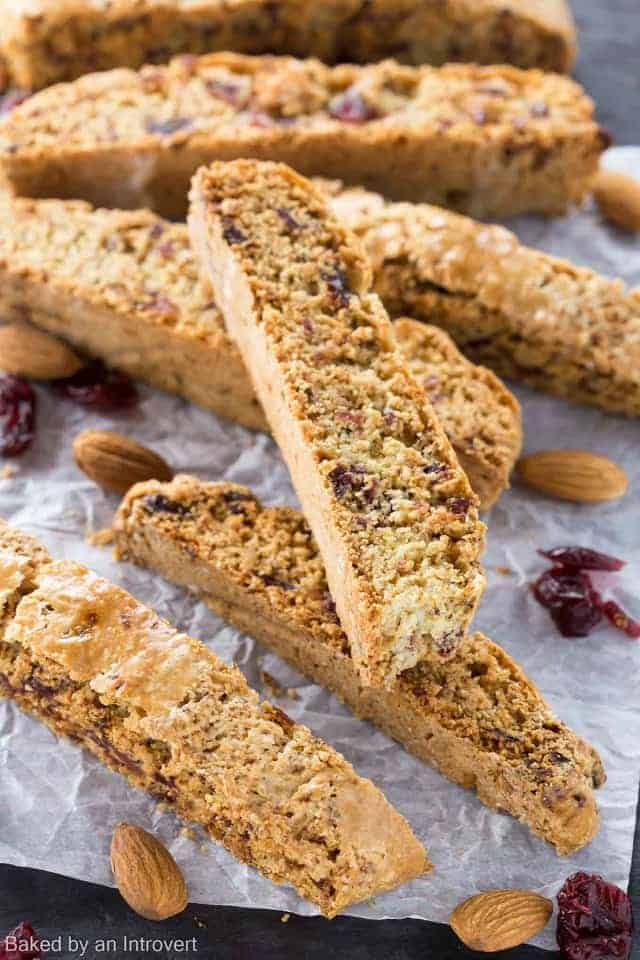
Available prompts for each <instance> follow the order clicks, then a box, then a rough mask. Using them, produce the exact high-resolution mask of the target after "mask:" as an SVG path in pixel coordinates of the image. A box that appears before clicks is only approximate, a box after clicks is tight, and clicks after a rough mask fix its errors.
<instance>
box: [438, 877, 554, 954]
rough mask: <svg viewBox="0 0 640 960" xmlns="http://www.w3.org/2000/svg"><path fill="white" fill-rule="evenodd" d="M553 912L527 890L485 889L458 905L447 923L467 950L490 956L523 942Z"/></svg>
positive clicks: (547, 904) (547, 901)
mask: <svg viewBox="0 0 640 960" xmlns="http://www.w3.org/2000/svg"><path fill="white" fill-rule="evenodd" d="M552 913H553V904H552V902H551V900H547V898H546V897H542V896H540V894H538V893H531V892H529V891H528V890H488V891H487V892H486V893H477V894H476V895H475V896H474V897H469V899H468V900H465V901H464V902H463V903H461V904H459V905H458V906H457V907H456V909H455V910H454V911H453V913H452V914H451V917H450V919H449V923H450V924H451V927H452V929H453V931H454V932H455V933H456V934H457V935H458V937H460V939H461V940H462V942H463V943H464V944H466V946H467V947H469V948H470V949H471V950H479V951H480V953H494V952H496V951H497V950H508V949H509V948H510V947H517V946H519V945H520V944H521V943H525V941H526V940H528V939H529V938H530V937H533V936H534V935H535V934H536V933H539V932H540V930H542V929H543V927H545V926H546V925H547V923H548V922H549V917H550V916H551V914H552Z"/></svg>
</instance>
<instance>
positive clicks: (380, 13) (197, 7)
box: [0, 0, 575, 89]
mask: <svg viewBox="0 0 640 960" xmlns="http://www.w3.org/2000/svg"><path fill="white" fill-rule="evenodd" d="M0 13H1V14H2V24H3V27H2V35H1V37H0V63H3V65H4V70H5V72H6V75H7V79H8V80H10V81H12V82H13V83H15V84H17V85H18V86H21V87H25V88H28V89H36V88H39V87H44V86H48V85H49V84H51V83H55V82H58V81H60V80H72V79H74V78H75V77H79V76H81V75H82V74H83V73H90V72H93V71H94V70H108V69H110V68H112V67H138V66H141V65H142V64H143V63H154V62H163V61H166V60H168V59H169V58H170V57H171V56H173V55H175V54H179V53H190V54H198V53H209V52H212V51H214V50H234V51H236V52H240V53H289V54H295V55H296V56H314V57H319V58H320V59H321V60H324V61H325V62H327V63H328V62H334V61H336V60H348V61H351V62H367V61H374V60H382V59H383V58H384V57H387V56H391V55H393V56H395V57H397V59H398V60H403V61H405V62H408V63H445V62H447V61H450V60H469V61H471V62H475V63H513V64H515V65H516V66H519V67H540V68H542V69H546V70H559V71H566V70H568V69H569V68H570V67H571V64H572V62H573V59H574V56H575V29H574V26H573V21H572V18H571V14H570V11H569V8H568V5H567V3H566V0H536V2H535V3H532V2H531V0H444V2H439V3H437V4H434V3H433V2H432V0H407V2H405V3H403V4H402V5H398V3H397V0H374V2H370V3H365V4H363V3H361V2H360V0H304V2H302V3H301V2H296V0H279V2H278V4H277V5H274V4H273V3H270V2H268V0H235V2H234V3H232V4H229V3H224V0H115V2H110V3H108V4H105V3H104V0H28V2H27V0H2V2H0Z"/></svg>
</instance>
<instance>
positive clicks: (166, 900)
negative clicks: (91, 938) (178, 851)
mask: <svg viewBox="0 0 640 960" xmlns="http://www.w3.org/2000/svg"><path fill="white" fill-rule="evenodd" d="M111 869H112V870H113V876H114V878H115V881H116V884H117V886H118V890H119V891H120V893H121V894H122V897H123V898H124V899H125V900H126V901H127V903H128V904H129V906H130V907H131V909H132V910H135V912H136V913H139V914H140V916H141V917H145V918H146V919H147V920H166V919H167V917H173V916H175V915H176V914H177V913H182V911H183V910H184V908H185V907H186V906H187V903H188V902H189V898H188V896H187V885H186V883H185V881H184V877H183V876H182V873H181V871H180V868H179V867H178V865H177V863H176V862H175V860H174V859H173V857H172V856H171V854H170V853H169V851H168V850H167V849H166V847H164V846H163V845H162V844H161V843H160V841H159V840H156V838H155V837H154V836H152V835H151V834H150V833H147V831H146V830H142V829H141V828H140V827H134V826H131V824H129V823H119V824H118V826H117V827H116V829H115V830H114V832H113V837H112V839H111Z"/></svg>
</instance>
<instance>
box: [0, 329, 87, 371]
mask: <svg viewBox="0 0 640 960" xmlns="http://www.w3.org/2000/svg"><path fill="white" fill-rule="evenodd" d="M83 366H84V361H83V360H81V359H80V357H78V356H77V355H76V354H75V353H74V352H73V350H71V349H70V348H69V347H68V346H67V345H66V344H64V343H62V341H61V340H56V338H55V337H51V336H49V334H48V333H43V332H42V331H41V330H36V328H35V327H29V326H27V324H24V323H8V324H7V325H6V326H4V327H0V369H2V370H4V371H5V373H11V374H13V375H14V376H15V377H24V378H25V379H26V380H60V379H61V378H62V377H71V376H73V374H74V373H77V372H78V370H80V369H81V367H83Z"/></svg>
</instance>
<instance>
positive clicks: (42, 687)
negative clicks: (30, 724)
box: [0, 521, 431, 916]
mask: <svg viewBox="0 0 640 960" xmlns="http://www.w3.org/2000/svg"><path fill="white" fill-rule="evenodd" d="M0 597H1V598H2V620H1V621H0V623H1V633H0V694H2V695H3V696H8V697H11V698H13V699H15V700H16V701H17V702H18V704H19V705H20V706H22V707H23V708H24V709H26V710H27V711H28V712H31V713H33V714H34V715H35V716H37V717H38V718H39V719H40V720H43V721H44V723H45V724H47V725H48V726H49V727H51V728H52V729H53V730H54V731H55V732H57V733H59V734H65V735H67V736H70V737H71V738H72V739H73V740H75V741H76V742H78V743H80V744H82V745H83V746H84V747H87V748H88V749H89V750H90V751H92V752H93V753H94V754H97V755H98V756H99V757H100V759H102V760H103V761H104V762H106V763H107V764H108V765H109V766H111V767H113V768H114V769H116V770H117V771H118V772H120V773H123V774H124V775H125V776H127V777H128V778H129V779H130V780H131V781H132V782H133V783H134V784H135V785H136V786H140V787H142V788H143V789H145V790H147V791H150V792H151V793H152V794H154V795H155V796H157V797H158V798H160V799H163V800H164V801H166V802H167V803H168V805H169V806H170V807H171V808H172V809H173V810H174V811H175V812H176V813H177V814H178V815H180V816H182V817H184V818H185V819H189V820H192V821H195V822H198V823H200V824H201V825H202V826H203V827H204V828H205V831H206V832H207V833H208V834H209V835H210V836H211V837H212V838H213V839H215V840H216V841H218V842H221V843H223V844H224V845H225V846H226V847H227V848H228V849H229V850H230V851H231V852H232V853H233V854H234V855H235V856H236V857H238V858H239V859H240V860H243V861H244V862H246V863H248V864H250V865H252V866H254V867H257V868H258V869H259V870H260V871H261V872H262V873H263V874H264V875H265V876H267V877H269V878H270V879H271V880H274V881H275V882H276V883H292V884H293V885H294V886H295V887H296V889H297V890H298V892H299V893H300V894H301V895H302V896H304V897H306V898H307V899H309V900H311V902H313V903H315V904H316V905H317V906H318V907H319V908H320V910H321V911H322V912H323V913H324V914H325V915H326V916H334V915H335V914H336V913H338V912H339V911H340V910H342V909H344V908H345V907H346V906H348V905H349V904H350V903H352V902H355V901H359V900H362V899H365V898H367V897H370V896H372V895H374V894H375V893H378V892H382V891H384V890H388V889H391V888H393V887H395V886H397V885H398V884H399V883H402V882H405V881H407V880H410V879H412V878H414V877H416V876H418V875H420V874H421V873H423V872H425V871H427V870H429V869H430V866H431V865H430V863H429V861H428V860H427V858H426V855H425V852H424V849H423V847H422V845H421V844H420V843H419V842H418V840H417V839H416V838H415V836H414V835H413V833H412V831H411V828H410V827H409V825H408V823H407V822H406V820H405V819H404V818H403V817H402V816H401V815H400V814H399V813H398V812H397V811H396V810H395V809H394V808H393V807H391V806H390V804H389V803H388V802H387V801H386V800H385V798H384V797H383V795H382V793H381V792H380V791H379V790H378V789H377V788H376V787H375V786H374V785H373V784H372V783H371V782H370V781H369V780H365V779H362V778H360V777H358V775H357V774H356V773H355V771H354V770H353V768H352V767H351V765H350V764H349V763H348V762H347V761H346V760H345V759H344V758H343V757H342V756H341V755H340V754H338V753H337V752H336V751H334V750H333V749H332V748H331V747H329V746H328V745H327V744H325V743H324V742H323V741H321V740H319V739H317V738H316V737H314V736H313V734H312V733H311V732H310V731H309V730H308V729H307V728H306V727H304V726H302V725H300V724H296V723H294V722H293V721H292V720H291V719H290V718H289V717H288V716H287V715H286V714H285V713H284V712H283V711H282V710H280V709H279V708H277V707H274V706H272V705H271V704H270V703H268V702H267V701H261V700H260V697H259V696H258V694H256V693H255V691H253V690H251V689H250V688H249V687H248V686H247V683H246V681H245V679H244V677H243V676H242V674H241V673H240V671H239V670H238V669H237V668H236V667H230V666H227V665H226V664H224V663H223V662H222V661H221V660H219V659H218V658H217V657H216V656H215V655H214V654H213V653H212V652H211V651H210V650H209V649H208V648H207V647H206V646H205V645H204V644H203V643H201V642H200V641H198V640H194V639H192V638H190V637H188V636H186V635H185V634H181V633H179V632H178V631H176V630H175V629H174V628H173V627H171V625H170V624H169V623H167V622H166V621H164V620H161V619H160V618H159V617H158V616H157V615H156V614H155V613H154V612H153V611H152V610H150V609H149V608H148V607H145V606H143V605H142V604H140V603H139V602H138V601H136V600H135V599H134V598H133V597H132V596H131V595H130V594H128V593H126V592H125V591H124V590H122V589H120V588H119V587H116V586H115V585H114V584H112V583H110V582H109V581H107V580H105V579H103V578H101V577H98V576H97V575H96V574H94V573H92V572H91V571H90V570H87V568H86V567H84V566H82V565H80V564H77V563H74V562H70V561H55V560H53V559H52V558H51V557H50V556H49V555H48V554H47V552H46V550H45V549H44V548H43V547H42V545H41V544H39V543H38V542H37V541H36V540H34V539H33V538H31V537H30V536H27V535H26V534H23V533H21V532H20V531H19V530H14V529H12V528H11V527H9V526H8V525H7V524H5V523H4V522H2V521H0ZM70 638H73V642H70ZM243 757H244V759H243ZM240 773H242V776H240V777H239V776H238V774H240Z"/></svg>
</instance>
